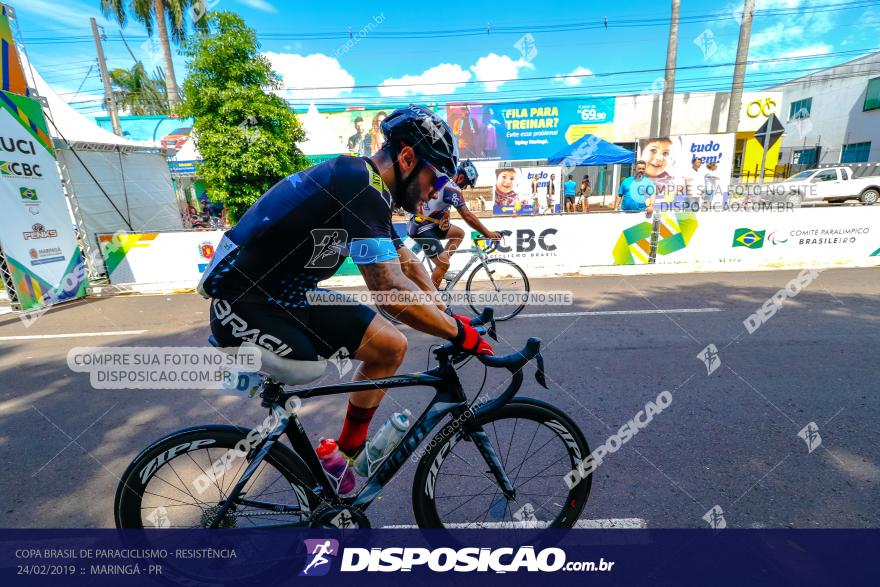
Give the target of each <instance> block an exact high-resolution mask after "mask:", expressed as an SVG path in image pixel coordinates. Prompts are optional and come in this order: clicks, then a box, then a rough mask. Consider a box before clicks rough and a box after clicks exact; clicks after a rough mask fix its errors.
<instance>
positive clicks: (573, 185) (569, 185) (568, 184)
mask: <svg viewBox="0 0 880 587" xmlns="http://www.w3.org/2000/svg"><path fill="white" fill-rule="evenodd" d="M562 195H563V196H565V212H566V213H569V214H570V213H572V212H574V202H575V199H576V198H577V182H575V180H574V177H572V176H571V175H569V176H568V179H567V180H565V183H564V184H563V185H562Z"/></svg>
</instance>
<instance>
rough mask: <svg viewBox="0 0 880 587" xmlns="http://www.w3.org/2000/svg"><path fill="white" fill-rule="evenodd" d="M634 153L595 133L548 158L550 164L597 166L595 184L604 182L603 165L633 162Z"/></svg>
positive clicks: (603, 194)
mask: <svg viewBox="0 0 880 587" xmlns="http://www.w3.org/2000/svg"><path fill="white" fill-rule="evenodd" d="M635 159H636V154H635V153H633V152H632V151H630V150H628V149H624V148H623V147H618V146H617V145H615V144H614V143H609V142H608V141H606V140H603V139H600V138H599V137H597V136H596V135H591V134H586V135H584V136H582V137H581V138H579V139H578V140H576V141H575V142H573V143H572V144H570V145H568V146H567V147H565V148H564V149H562V150H561V151H559V152H558V153H556V154H555V155H553V156H552V157H550V158H549V159H547V162H548V163H549V164H550V165H562V166H563V167H584V166H590V165H595V166H599V167H600V169H599V177H598V178H597V180H596V185H597V186H603V185H604V183H605V168H604V167H603V166H604V165H617V164H626V163H633V162H634V161H635ZM601 193H602V203H603V205H604V203H605V190H604V189H602V192H601Z"/></svg>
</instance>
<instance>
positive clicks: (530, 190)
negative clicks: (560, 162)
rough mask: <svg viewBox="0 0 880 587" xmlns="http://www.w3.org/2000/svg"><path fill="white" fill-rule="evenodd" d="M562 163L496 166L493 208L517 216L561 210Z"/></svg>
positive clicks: (499, 212) (500, 212)
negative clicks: (534, 165) (552, 164)
mask: <svg viewBox="0 0 880 587" xmlns="http://www.w3.org/2000/svg"><path fill="white" fill-rule="evenodd" d="M561 189H562V168H561V167H501V168H498V169H496V170H495V191H494V200H493V205H492V212H493V213H494V214H496V215H503V216H510V215H513V216H516V215H534V214H548V213H553V212H559V201H560V198H561V196H560V193H561Z"/></svg>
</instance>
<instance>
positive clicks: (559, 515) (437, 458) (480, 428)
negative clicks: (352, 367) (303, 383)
mask: <svg viewBox="0 0 880 587" xmlns="http://www.w3.org/2000/svg"><path fill="white" fill-rule="evenodd" d="M474 322H475V323H476V325H477V329H478V330H480V331H481V333H483V334H486V335H488V336H492V337H495V322H494V320H493V319H492V309H491V308H489V309H486V310H484V311H483V313H482V315H481V316H480V317H479V318H477V319H475V320H474ZM212 339H213V337H212ZM215 343H216V341H213V340H212V344H215ZM215 346H216V344H215ZM540 348H541V341H540V339H538V338H529V339H528V342H527V343H526V345H525V347H524V348H523V349H522V350H520V351H518V352H514V353H512V354H509V355H505V356H480V357H479V360H480V361H481V362H482V363H483V364H484V365H485V366H486V368H487V369H488V368H489V367H492V368H499V369H506V370H507V371H509V373H510V376H509V379H508V381H506V383H507V387H506V389H505V390H504V391H503V392H501V393H500V395H498V396H497V397H495V398H494V399H487V398H486V397H485V396H480V392H478V393H477V394H476V396H475V397H474V399H472V400H468V396H467V394H466V393H465V391H464V389H463V387H462V384H461V381H460V380H459V378H458V372H457V371H456V366H457V365H458V364H460V363H461V362H462V361H463V360H464V359H465V358H466V355H464V354H463V353H461V352H460V351H458V350H456V348H455V347H453V345H452V344H451V343H446V344H443V345H438V346H437V347H436V348H433V350H432V352H433V355H434V357H435V358H436V361H437V365H436V366H435V367H434V368H432V369H429V370H428V371H425V372H422V373H411V374H408V375H396V376H393V377H387V378H384V379H381V380H372V381H355V382H350V383H339V384H334V385H327V386H320V387H306V388H303V389H295V390H285V389H284V384H283V383H282V382H283V381H285V380H287V381H291V380H296V377H297V376H298V375H297V374H295V373H292V371H291V369H294V368H295V364H298V363H303V362H302V361H290V360H286V359H281V358H279V357H277V356H276V355H272V354H271V353H268V354H267V355H268V356H272V357H275V359H274V361H275V363H274V364H271V365H269V366H267V361H265V360H264V361H263V369H262V371H263V372H265V373H269V376H268V377H266V378H265V379H264V382H263V384H262V386H261V388H260V393H259V396H260V398H261V400H262V403H261V405H262V406H263V407H266V408H269V410H270V416H269V417H267V418H266V420H264V422H263V425H262V426H260V427H257V428H254V429H252V430H248V429H247V428H243V427H238V426H225V425H202V426H194V427H191V428H187V429H184V430H179V431H177V432H173V433H171V434H169V435H167V436H165V437H163V438H161V439H159V440H157V441H156V442H154V443H153V444H151V445H150V446H149V447H147V448H145V449H144V450H143V451H142V452H141V453H140V454H139V455H138V456H137V457H136V458H135V459H134V461H132V463H131V464H130V465H129V466H128V468H127V469H126V471H125V473H123V475H122V478H121V480H120V483H119V487H118V489H117V491H116V499H115V503H114V516H115V521H116V525H117V527H119V528H151V527H156V528H181V527H185V528H218V527H222V528H241V527H260V528H262V527H299V528H367V527H370V522H369V519H368V518H367V515H366V511H367V508H368V507H369V506H370V505H371V504H372V503H373V502H374V501H375V500H376V498H377V497H378V496H379V494H380V493H381V491H382V489H383V487H384V486H385V485H386V484H387V483H389V482H390V481H391V480H392V479H393V478H394V477H395V475H396V474H397V473H398V472H399V471H400V469H401V467H402V466H403V465H404V464H405V463H406V461H407V460H408V459H410V460H413V461H414V462H417V466H416V472H415V477H414V480H413V487H412V507H413V513H414V516H415V520H416V523H417V524H418V525H419V527H422V528H496V527H502V528H503V527H514V528H519V527H529V528H547V527H559V528H570V527H571V526H572V525H574V523H575V522H576V521H577V519H578V517H579V515H580V513H581V511H582V510H583V508H584V506H585V504H586V502H587V498H588V497H589V493H590V486H591V484H592V475H591V473H589V472H585V474H584V475H582V476H578V477H576V479H578V480H577V481H576V482H575V483H574V484H571V483H567V482H566V481H565V478H566V475H567V474H569V473H570V472H572V471H574V470H577V469H578V465H579V464H581V463H582V461H583V459H584V458H585V457H586V456H587V455H589V454H590V449H589V446H588V445H587V441H586V439H585V438H584V435H583V433H582V432H581V430H580V429H579V428H578V426H577V425H576V424H575V423H574V421H573V420H572V419H571V418H570V417H569V416H568V415H566V414H565V413H564V412H563V411H562V410H560V409H559V408H557V407H555V406H553V405H551V404H549V403H547V402H544V401H540V400H537V399H532V398H527V397H515V396H516V395H517V392H518V391H519V390H520V388H521V386H522V384H523V380H524V373H523V368H524V367H525V366H526V364H527V363H529V362H531V361H533V360H534V361H535V363H536V368H537V369H536V373H535V379H536V380H537V382H538V383H539V384H541V385H542V386H544V387H547V385H546V382H545V376H544V362H543V358H542V356H541V353H540ZM270 363H271V362H270ZM285 369H288V371H287V372H285ZM484 384H485V379H484ZM416 386H420V387H429V388H432V389H433V390H434V393H435V394H434V397H433V399H432V400H431V401H430V403H429V404H428V406H427V408H426V409H425V410H424V412H423V413H422V414H421V415H420V416H419V417H418V418H417V419H416V420H415V421H414V422H413V423H412V425H411V426H410V428H409V430H408V432H407V433H406V434H405V435H404V436H403V438H402V439H401V440H400V441H399V443H398V444H397V445H396V446H395V447H394V448H393V450H392V451H391V452H390V454H388V456H386V457H385V458H384V459H382V460H379V461H378V462H376V463H372V464H371V466H370V472H369V476H368V477H367V478H366V481H365V482H364V483H363V486H362V487H360V489H359V490H357V491H356V493H354V494H353V495H350V496H342V495H340V494H339V492H338V486H339V480H338V479H335V478H333V477H331V476H330V475H329V474H328V473H325V471H324V469H323V468H322V467H321V463H320V460H319V459H318V456H317V455H316V453H315V450H314V448H313V447H312V443H311V441H310V439H309V436H308V435H307V434H306V431H305V430H304V428H303V425H302V422H301V421H300V419H299V418H298V416H297V413H296V412H297V410H296V409H294V408H295V406H296V405H299V404H301V401H302V400H307V399H310V398H316V397H324V396H328V395H334V394H341V393H349V392H353V391H364V390H368V389H375V388H376V387H382V388H389V389H391V388H403V387H416ZM481 391H482V389H481ZM447 417H448V421H447V422H446V423H445V424H443V425H442V426H441V422H442V421H443V420H444V419H446V418H447ZM438 426H440V431H439V432H438V433H436V434H435V435H434V436H433V438H431V440H430V441H429V442H428V443H427V445H426V446H425V448H424V449H420V445H421V444H422V441H423V440H425V439H426V438H427V437H428V435H429V434H430V433H431V432H432V431H433V430H434V429H435V428H437V427H438ZM283 437H286V438H287V440H288V441H289V443H290V446H288V445H287V444H284V443H283V442H282V438H283ZM581 471H582V472H584V470H583V469H581ZM569 478H570V477H569Z"/></svg>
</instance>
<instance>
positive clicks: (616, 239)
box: [99, 206, 880, 289]
mask: <svg viewBox="0 0 880 587" xmlns="http://www.w3.org/2000/svg"><path fill="white" fill-rule="evenodd" d="M657 219H658V223H659V224H658V235H657V254H656V262H655V263H653V264H649V253H650V249H651V238H652V230H653V220H652V218H650V217H646V216H645V214H643V213H634V214H623V213H621V214H571V215H567V214H563V215H541V216H534V217H532V216H520V217H493V218H484V219H483V222H484V223H485V224H486V226H487V227H488V228H489V229H491V230H498V231H500V232H501V233H502V234H504V235H505V240H504V242H503V243H502V244H501V246H500V247H499V248H498V250H497V251H496V252H494V253H492V256H493V257H500V258H505V259H510V260H512V261H515V262H516V263H517V264H518V265H520V266H521V267H522V268H523V269H524V270H525V272H526V274H528V276H529V277H554V276H562V275H590V274H595V273H614V272H621V271H623V272H625V273H627V274H633V273H642V272H644V273H651V272H655V273H664V272H680V271H688V270H693V271H698V270H740V271H746V270H750V269H767V268H777V267H803V266H834V265H850V266H870V265H877V264H880V206H875V207H852V208H835V209H831V210H827V211H826V210H817V209H798V210H794V211H787V212H697V213H691V212H664V213H662V214H660V215H659V216H658V217H657ZM454 224H456V225H458V226H460V227H461V228H462V229H464V231H465V239H464V242H462V244H461V247H460V248H461V249H468V248H471V247H473V242H472V239H471V235H472V234H473V232H474V231H472V230H471V228H470V227H469V226H467V225H466V224H465V223H464V222H463V221H461V220H455V221H454ZM222 235H223V232H222V231H194V232H166V233H139V234H120V235H119V236H118V237H117V239H116V241H115V245H111V246H108V245H110V244H111V243H113V242H114V241H113V238H112V235H102V236H101V237H100V239H99V240H100V241H101V246H102V251H103V252H104V253H105V262H106V264H107V267H108V270H109V272H110V282H111V283H112V284H114V285H119V284H167V285H168V288H170V289H174V288H184V287H185V288H193V287H195V285H196V283H197V282H198V280H199V279H200V278H201V274H202V271H203V270H204V268H205V267H206V266H207V264H208V263H209V262H210V260H211V257H212V256H213V253H214V249H215V247H216V246H217V244H218V243H219V241H220V237H221V236H222ZM405 242H406V243H407V244H409V245H413V244H414V243H413V242H412V240H411V239H406V241H405ZM469 259H470V254H468V253H465V252H462V253H460V254H456V255H454V256H453V258H452V267H451V269H452V270H461V269H462V268H463V267H464V265H465V264H466V263H467V261H468V260H469ZM616 266H633V267H631V269H632V270H623V269H616ZM349 269H351V270H350V271H341V272H340V273H339V274H338V275H348V277H347V278H344V279H347V281H345V283H346V284H355V283H359V277H357V270H356V269H355V268H353V267H351V268H349ZM352 276H354V277H355V279H354V281H352ZM332 283H337V284H338V283H340V281H339V280H338V278H334V281H333V282H332Z"/></svg>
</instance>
